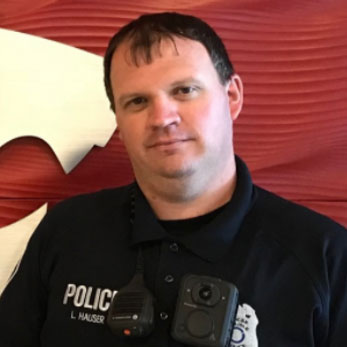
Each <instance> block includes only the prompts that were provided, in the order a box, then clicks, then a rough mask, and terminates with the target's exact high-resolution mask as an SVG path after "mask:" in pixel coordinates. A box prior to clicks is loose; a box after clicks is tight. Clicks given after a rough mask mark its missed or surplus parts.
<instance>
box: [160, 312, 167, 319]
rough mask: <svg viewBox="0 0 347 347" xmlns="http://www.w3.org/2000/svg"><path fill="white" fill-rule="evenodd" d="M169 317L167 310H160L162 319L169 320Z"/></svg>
mask: <svg viewBox="0 0 347 347" xmlns="http://www.w3.org/2000/svg"><path fill="white" fill-rule="evenodd" d="M168 318H169V315H168V314H167V313H166V312H160V319H161V320H167V319H168Z"/></svg>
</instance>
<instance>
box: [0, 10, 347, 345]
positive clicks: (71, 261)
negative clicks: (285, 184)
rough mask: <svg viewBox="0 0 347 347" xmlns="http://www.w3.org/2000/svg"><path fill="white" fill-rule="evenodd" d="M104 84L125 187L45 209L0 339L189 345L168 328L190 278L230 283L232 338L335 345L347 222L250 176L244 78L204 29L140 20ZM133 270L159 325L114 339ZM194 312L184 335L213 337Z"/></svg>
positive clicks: (4, 306)
mask: <svg viewBox="0 0 347 347" xmlns="http://www.w3.org/2000/svg"><path fill="white" fill-rule="evenodd" d="M105 85H106V90H107V94H108V96H109V98H110V102H111V107H112V108H113V110H115V112H116V117H117V123H118V129H119V136H120V138H121V139H122V141H123V142H124V145H125V147H126V150H127V152H128V154H129V157H130V160H131V163H132V166H133V169H134V173H135V178H136V183H134V184H131V185H129V186H126V187H121V188H118V189H110V190H104V191H101V192H98V193H94V194H89V195H85V196H79V197H75V198H72V199H69V200H67V201H65V202H63V203H61V204H59V205H58V206H56V208H54V209H53V210H51V211H50V213H48V215H47V216H46V218H45V219H44V221H43V222H42V223H41V224H40V226H39V227H38V229H37V230H36V232H35V233H34V235H33V237H32V239H31V240H30V242H29V245H28V248H27V250H26V253H25V255H24V257H23V259H22V262H21V264H20V266H19V269H18V272H17V273H16V274H15V275H14V277H13V279H12V280H11V282H10V283H9V285H8V287H7V288H6V290H5V291H4V293H3V295H2V297H1V300H0V331H1V334H0V345H1V346H4V347H5V346H6V347H9V346H11V347H13V346H14V347H16V346H43V347H46V346H84V347H87V346H117V347H118V346H151V347H159V346H160V347H162V346H188V345H190V344H188V343H181V342H178V341H176V340H177V339H176V337H175V339H174V338H173V337H171V334H170V330H171V328H172V325H173V324H174V323H173V316H174V314H175V308H176V305H177V303H176V302H177V295H178V292H179V288H180V286H181V280H182V278H183V276H184V275H186V274H194V275H197V276H209V277H213V278H220V279H222V280H223V281H226V282H228V283H232V284H234V285H235V286H236V287H237V288H238V290H239V305H238V311H237V316H236V323H235V327H234V331H233V334H232V340H231V342H230V346H258V345H259V346H281V347H282V346H295V347H297V346H305V347H307V346H339V347H340V346H346V345H347V333H346V332H344V330H345V326H346V323H347V292H346V290H347V286H346V281H347V279H346V278H347V276H346V267H347V252H346V243H347V234H346V230H345V229H344V228H343V227H341V226H339V225H337V224H336V223H334V222H333V221H331V220H329V219H328V218H326V217H323V216H321V215H318V214H316V213H314V212H312V211H310V210H308V209H306V208H303V207H300V206H298V205H295V204H293V203H290V202H288V201H285V200H283V199H281V198H279V197H277V196H275V195H273V194H271V193H269V192H266V191H264V190H262V189H261V188H259V187H257V186H255V185H253V184H252V181H251V178H250V175H249V172H248V170H247V167H246V166H245V164H244V163H243V162H242V161H241V159H239V158H238V157H235V155H234V151H233V144H232V125H233V121H234V120H235V119H236V118H237V117H238V115H239V113H240V111H241V108H242V102H243V97H242V82H241V79H240V77H239V76H238V75H237V74H236V73H235V72H234V71H233V68H232V65H231V63H230V61H229V59H228V56H227V53H226V51H225V48H224V46H223V44H222V42H221V40H220V38H219V37H218V36H217V35H216V34H215V33H214V31H213V30H212V29H211V28H210V27H209V26H208V25H207V24H206V23H204V22H202V21H201V20H199V19H197V18H194V17H190V16H184V15H179V14H174V13H163V14H154V15H146V16H142V17H140V18H139V19H137V20H136V21H133V22H131V23H130V24H128V25H127V26H125V27H123V28H122V29H121V30H120V31H119V32H118V33H117V34H116V35H115V37H114V38H113V39H112V40H111V41H110V44H109V47H108V49H107V52H106V55H105ZM140 250H141V254H142V258H141V257H138V254H139V252H140ZM138 259H140V260H138ZM141 259H142V260H141ZM139 267H140V268H143V269H142V271H143V272H144V284H145V286H146V287H147V288H148V289H149V291H150V292H151V293H152V294H153V296H154V298H155V300H154V321H155V323H154V325H155V327H154V330H153V331H152V332H151V333H150V334H149V335H147V336H145V337H141V338H132V337H129V336H125V337H119V336H116V335H114V334H113V333H112V331H111V329H110V328H109V327H108V324H107V323H106V316H107V312H108V311H109V310H110V305H111V301H112V299H113V298H114V297H115V294H116V292H117V291H120V290H122V288H124V287H126V286H127V285H128V284H129V283H130V282H131V280H132V278H133V277H134V275H135V273H137V272H138V271H139V270H138V269H139ZM131 283H132V282H131ZM116 297H117V296H116ZM199 307H200V306H199ZM199 307H198V309H199ZM195 308H196V307H195ZM195 308H194V307H193V309H195ZM200 311H201V312H203V311H204V309H201V310H200ZM200 311H199V312H200ZM204 312H205V311H204ZM136 318H137V317H135V318H134V319H136ZM187 322H188V320H187ZM187 324H188V325H189V324H190V323H189V322H188V323H187ZM203 324H205V321H204V322H203V323H201V324H196V325H194V326H193V327H192V326H188V328H187V326H184V327H183V328H182V329H183V330H182V331H185V332H186V333H187V331H188V333H187V334H188V335H189V334H191V335H194V336H193V337H194V338H195V340H194V341H195V342H194V343H196V340H199V339H200V340H201V341H202V342H201V344H196V345H203V346H210V345H211V346H213V344H212V343H213V342H214V338H215V335H214V333H213V331H217V330H218V328H219V327H218V326H217V325H218V324H217V323H215V325H213V324H212V325H211V326H210V327H209V328H208V327H207V326H203V327H202V325H203ZM183 325H184V324H183ZM227 328H228V327H227ZM208 329H211V330H212V333H211V334H205V330H208ZM198 333H199V334H200V335H201V336H198V337H197V336H196V335H198ZM124 334H125V335H131V332H130V331H128V330H126V329H125V330H124ZM204 334H205V335H204ZM191 345H194V344H191ZM228 345H229V343H228Z"/></svg>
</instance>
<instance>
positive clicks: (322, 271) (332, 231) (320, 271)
mask: <svg viewBox="0 0 347 347" xmlns="http://www.w3.org/2000/svg"><path fill="white" fill-rule="evenodd" d="M255 190H256V193H257V199H256V202H255V205H254V208H255V210H256V215H257V218H258V223H257V224H258V228H259V230H258V231H259V232H260V235H262V239H263V240H265V242H267V243H268V244H270V245H276V249H278V250H280V252H281V253H282V254H283V255H284V256H285V257H287V258H290V259H292V260H293V262H294V263H296V264H298V265H299V266H300V267H301V269H302V270H304V271H305V272H306V273H307V275H308V276H309V277H310V278H311V280H312V281H313V283H314V285H315V287H316V289H317V290H318V292H320V293H321V297H324V296H325V295H326V293H328V292H329V288H331V286H332V285H333V283H334V282H335V283H338V281H339V280H341V278H342V277H343V274H344V273H345V271H346V270H345V269H346V266H347V230H346V228H344V227H343V226H342V225H340V224H338V223H336V222H334V221H333V220H332V219H330V218H328V217H326V216H324V215H322V214H319V213H317V212H314V211H312V210H310V209H309V208H306V207H304V206H301V205H298V204H296V203H293V202H291V201H289V200H286V199H283V198H281V197H279V196H277V195H275V194H273V193H270V192H268V191H266V190H264V189H261V188H259V187H255ZM329 283H330V284H329ZM323 301H324V300H323Z"/></svg>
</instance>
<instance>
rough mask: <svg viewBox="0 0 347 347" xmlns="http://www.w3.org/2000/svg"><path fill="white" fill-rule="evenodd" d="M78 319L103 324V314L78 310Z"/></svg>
mask: <svg viewBox="0 0 347 347" xmlns="http://www.w3.org/2000/svg"><path fill="white" fill-rule="evenodd" d="M78 320H81V321H87V322H89V323H97V324H104V321H105V316H103V315H100V314H91V313H85V312H80V313H79V314H78Z"/></svg>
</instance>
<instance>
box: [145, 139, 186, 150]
mask: <svg viewBox="0 0 347 347" xmlns="http://www.w3.org/2000/svg"><path fill="white" fill-rule="evenodd" d="M189 141H192V139H190V138H189V139H186V138H185V139H170V140H159V141H156V142H154V143H151V144H150V145H149V146H147V148H148V149H156V150H160V151H164V152H166V153H167V152H170V153H171V152H176V150H179V149H180V148H181V147H183V146H184V145H185V144H186V143H187V142H189Z"/></svg>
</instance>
